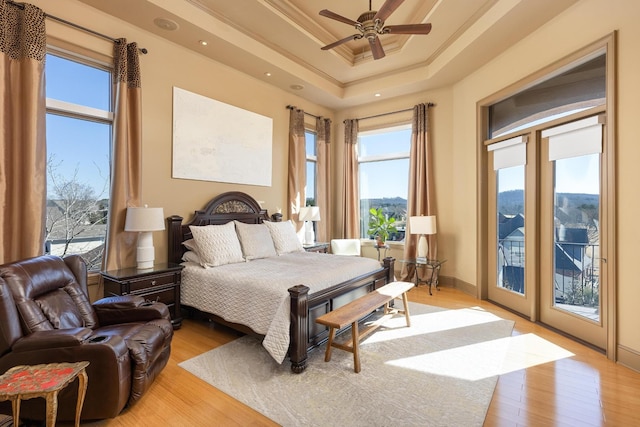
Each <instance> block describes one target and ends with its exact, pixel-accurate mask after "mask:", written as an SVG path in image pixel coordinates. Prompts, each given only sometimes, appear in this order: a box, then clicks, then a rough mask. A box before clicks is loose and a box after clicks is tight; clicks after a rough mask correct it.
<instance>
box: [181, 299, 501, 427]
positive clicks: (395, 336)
mask: <svg viewBox="0 0 640 427" xmlns="http://www.w3.org/2000/svg"><path fill="white" fill-rule="evenodd" d="M400 306H401V302H400ZM410 312H411V327H410V328H408V327H407V326H406V323H405V319H404V316H396V317H394V318H392V319H388V320H386V321H385V322H384V324H383V326H382V327H380V328H379V329H378V330H377V331H376V332H375V333H373V334H372V335H370V336H369V337H368V338H367V339H365V340H364V341H362V343H361V345H360V361H361V364H362V370H361V372H360V373H357V374H356V373H355V372H354V371H353V355H352V354H351V353H348V352H345V351H341V350H339V349H333V353H332V358H331V361H329V362H325V361H324V350H325V347H324V346H323V347H319V348H316V349H315V350H313V351H311V352H310V354H309V360H308V367H307V369H306V370H305V371H304V372H303V373H302V374H298V375H296V374H293V373H292V372H291V371H290V367H289V362H288V361H285V362H284V363H283V364H282V365H278V364H277V363H276V362H275V361H274V360H273V359H272V358H271V357H270V356H269V354H268V353H267V352H266V350H264V348H262V346H261V344H260V341H259V340H257V339H256V338H253V337H249V336H243V337H240V338H238V339H236V340H234V341H232V342H230V343H228V344H225V345H223V346H221V347H218V348H215V349H213V350H211V351H208V352H206V353H203V354H201V355H199V356H196V357H194V358H192V359H189V360H187V361H184V362H182V363H181V364H180V366H181V367H182V368H184V369H186V370H187V371H189V372H191V373H192V374H193V375H195V376H197V377H199V378H201V379H203V380H204V381H206V382H208V383H209V384H211V385H212V386H214V387H216V388H218V389H220V390H222V391H223V392H225V393H227V394H228V395H230V396H232V397H233V398H235V399H237V400H239V401H241V402H243V403H244V404H246V405H248V406H250V407H251V408H253V409H255V410H256V411H258V412H260V413H262V414H264V415H265V416H267V417H268V418H270V419H272V420H273V421H275V422H276V423H278V424H281V425H283V426H390V425H402V426H481V425H482V423H483V421H484V418H485V416H486V412H487V408H488V407H489V404H490V402H491V397H492V395H493V391H494V389H495V385H496V381H497V378H498V372H500V368H501V366H502V364H503V361H504V358H505V355H506V353H507V349H508V340H507V339H506V337H509V336H510V335H511V331H512V329H513V324H514V323H513V322H512V321H509V320H504V319H501V318H499V317H496V316H495V315H493V314H491V313H488V312H486V311H484V310H482V309H480V308H466V309H460V310H446V309H442V308H438V307H432V306H428V305H423V304H417V303H410ZM348 339H349V332H347V333H344V334H342V335H340V337H339V339H338V340H339V341H341V340H348Z"/></svg>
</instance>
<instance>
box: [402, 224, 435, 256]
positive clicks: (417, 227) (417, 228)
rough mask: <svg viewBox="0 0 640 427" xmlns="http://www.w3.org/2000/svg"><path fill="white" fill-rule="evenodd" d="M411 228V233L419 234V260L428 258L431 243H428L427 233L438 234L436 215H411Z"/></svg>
mask: <svg viewBox="0 0 640 427" xmlns="http://www.w3.org/2000/svg"><path fill="white" fill-rule="evenodd" d="M409 228H410V229H411V234H419V235H420V239H419V240H418V256H417V259H418V260H426V259H427V255H428V254H429V243H427V238H426V237H425V235H426V234H436V217H435V215H431V216H412V217H409Z"/></svg>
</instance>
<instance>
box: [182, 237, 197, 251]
mask: <svg viewBox="0 0 640 427" xmlns="http://www.w3.org/2000/svg"><path fill="white" fill-rule="evenodd" d="M182 244H183V245H184V247H185V248H187V250H189V251H193V252H198V247H197V246H196V241H195V240H193V239H188V240H185V241H184V242H182Z"/></svg>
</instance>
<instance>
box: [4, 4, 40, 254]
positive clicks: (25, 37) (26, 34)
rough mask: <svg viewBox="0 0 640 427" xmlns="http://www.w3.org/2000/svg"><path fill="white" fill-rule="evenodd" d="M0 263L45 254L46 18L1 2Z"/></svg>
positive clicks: (26, 7)
mask: <svg viewBox="0 0 640 427" xmlns="http://www.w3.org/2000/svg"><path fill="white" fill-rule="evenodd" d="M0 21H1V22H0V75H2V83H0V139H1V141H0V147H1V148H0V224H1V225H0V227H1V228H0V263H7V262H12V261H17V260H20V259H24V258H29V257H33V256H37V255H41V254H42V253H43V252H44V234H45V207H46V185H47V175H46V163H47V159H46V139H45V120H46V116H45V114H46V101H45V85H44V60H45V55H46V53H47V49H46V33H45V22H44V21H45V14H44V12H43V11H42V10H40V9H39V8H37V7H35V6H33V5H30V4H20V5H13V4H9V3H8V2H6V1H5V0H0Z"/></svg>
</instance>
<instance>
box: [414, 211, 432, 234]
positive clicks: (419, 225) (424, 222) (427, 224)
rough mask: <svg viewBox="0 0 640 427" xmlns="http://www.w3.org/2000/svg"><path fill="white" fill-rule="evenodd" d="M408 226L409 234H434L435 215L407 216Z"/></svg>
mask: <svg viewBox="0 0 640 427" xmlns="http://www.w3.org/2000/svg"><path fill="white" fill-rule="evenodd" d="M409 228H410V229H411V234H436V217H435V215H430V216H412V217H409Z"/></svg>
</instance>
